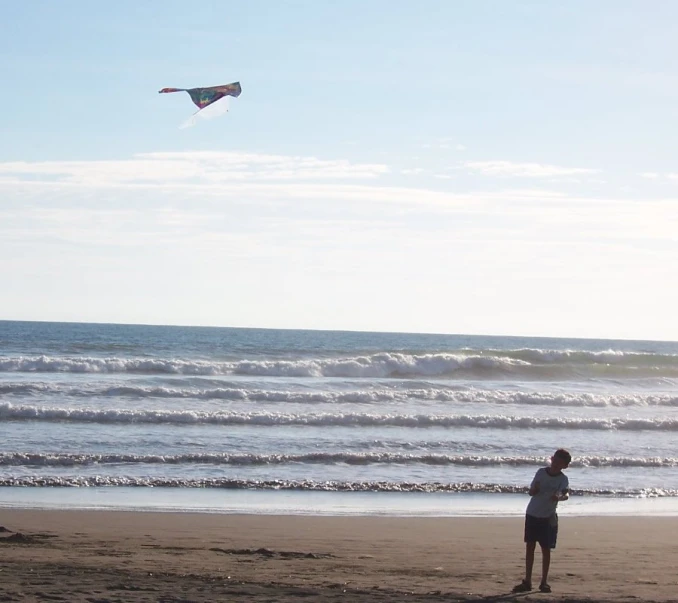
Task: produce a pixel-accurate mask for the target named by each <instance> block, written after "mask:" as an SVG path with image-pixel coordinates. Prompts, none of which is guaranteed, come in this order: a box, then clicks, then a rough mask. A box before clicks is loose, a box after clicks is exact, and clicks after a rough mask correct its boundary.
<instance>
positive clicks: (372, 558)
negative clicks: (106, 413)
mask: <svg viewBox="0 0 678 603" xmlns="http://www.w3.org/2000/svg"><path fill="white" fill-rule="evenodd" d="M0 525H1V526H3V528H4V530H5V531H2V532H0V601H69V602H84V601H87V602H89V603H104V602H113V601H115V602H132V603H134V602H139V601H162V602H187V601H196V602H197V601H200V602H203V601H244V602H256V603H263V602H273V601H276V602H282V603H286V602H292V601H295V602H297V601H313V602H315V601H317V602H320V603H323V602H330V601H366V602H369V601H379V602H387V601H388V602H394V603H398V602H402V601H422V602H423V601H455V600H458V601H476V600H487V601H513V600H515V601H530V600H555V601H638V600H642V601H678V570H677V569H676V565H677V564H678V537H677V536H676V534H677V533H678V530H677V529H678V518H674V517H655V518H650V517H641V518H632V517H625V518H609V517H590V518H587V517H573V518H568V517H567V516H566V515H564V516H561V522H560V532H561V533H560V536H559V542H558V548H557V549H556V551H554V553H553V556H552V571H551V576H550V580H549V582H550V583H551V585H552V587H553V594H550V595H545V594H541V593H539V592H538V591H535V592H532V593H529V594H521V595H512V594H511V589H512V587H513V586H514V585H515V584H516V583H517V582H519V581H520V579H521V578H522V574H523V567H524V565H523V564H524V545H523V543H522V529H523V522H522V519H516V518H468V519H467V518H430V517H427V518H394V517H308V516H262V515H216V514H215V515H211V514H194V513H140V512H111V511H37V510H19V509H0ZM540 567H541V556H540V554H539V552H537V557H536V562H535V575H534V578H533V581H534V583H535V585H536V584H538V582H539V575H538V572H539V571H540Z"/></svg>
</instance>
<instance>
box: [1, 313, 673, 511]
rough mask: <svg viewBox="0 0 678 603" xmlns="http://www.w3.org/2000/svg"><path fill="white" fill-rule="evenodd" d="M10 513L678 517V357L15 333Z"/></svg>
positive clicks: (62, 331)
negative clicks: (537, 496)
mask: <svg viewBox="0 0 678 603" xmlns="http://www.w3.org/2000/svg"><path fill="white" fill-rule="evenodd" d="M0 428H1V430H2V437H1V438H0V507H12V506H20V507H31V508H106V509H111V508H113V509H137V510H186V511H202V512H253V513H301V514H391V515H497V514H500V515H521V514H523V513H524V509H525V506H526V504H527V499H528V497H527V494H526V491H527V487H528V485H529V483H530V481H531V479H532V476H533V475H534V472H535V471H536V470H537V469H538V468H539V467H541V466H544V465H545V464H547V463H548V459H549V457H550V456H551V455H552V454H553V452H554V451H555V450H556V449H557V448H559V447H564V448H567V449H568V450H570V452H571V453H572V456H573V462H572V464H571V465H570V467H569V469H568V470H567V474H568V476H569V478H570V485H571V488H572V496H571V498H570V500H569V501H567V502H566V503H561V506H560V510H561V513H567V512H569V513H573V514H607V513H615V514H639V513H640V514H650V515H661V514H669V515H678V455H677V454H676V439H675V435H676V432H678V343H672V342H653V341H613V340H595V339H589V340H585V339H556V338H535V337H490V336H470V335H430V334H401V333H366V332H339V331H306V330H273V329H243V328H212V327H178V326H142V325H114V324H78V323H48V322H16V321H0Z"/></svg>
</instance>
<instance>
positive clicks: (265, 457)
mask: <svg viewBox="0 0 678 603" xmlns="http://www.w3.org/2000/svg"><path fill="white" fill-rule="evenodd" d="M293 463H297V464H324V465H331V464H338V463H344V464H347V465H372V464H394V465H412V464H423V465H460V466H466V467H500V466H511V467H522V466H535V467H537V466H540V465H544V463H545V459H544V458H543V457H535V456H518V457H515V456H464V455H458V456H454V455H445V454H421V455H415V454H399V453H391V452H378V453H370V452H366V453H349V452H338V453H329V452H314V453H306V454H225V453H224V454H216V453H215V454H177V455H169V454H167V455H159V454H158V455H155V454H154V455H143V454H66V453H63V454H44V453H35V454H31V453H19V452H6V453H0V466H4V467H7V466H9V467H22V466H32V467H76V466H86V465H109V464H151V465H156V464H160V465H182V464H201V465H207V464H209V465H234V466H256V465H285V464H293ZM570 467H678V458H667V457H650V458H635V457H607V456H582V457H577V458H576V459H575V460H574V461H573V462H572V463H571V464H570Z"/></svg>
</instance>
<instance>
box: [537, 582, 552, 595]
mask: <svg viewBox="0 0 678 603" xmlns="http://www.w3.org/2000/svg"><path fill="white" fill-rule="evenodd" d="M539 591H540V592H542V593H550V592H551V587H550V586H549V585H548V584H546V582H544V583H543V584H540V585H539Z"/></svg>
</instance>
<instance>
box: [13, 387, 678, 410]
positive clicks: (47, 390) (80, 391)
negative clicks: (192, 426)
mask: <svg viewBox="0 0 678 603" xmlns="http://www.w3.org/2000/svg"><path fill="white" fill-rule="evenodd" d="M0 394H6V395H13V396H35V395H61V396H68V397H76V398H79V397H84V398H92V397H107V398H167V399H194V400H225V401H245V402H263V403H296V404H334V405H339V404H383V403H389V402H393V403H403V402H407V401H411V400H419V401H424V402H454V403H460V404H469V405H473V404H481V403H482V404H512V405H517V406H520V405H526V406H555V407H558V406H563V407H606V406H610V407H632V406H668V407H675V406H678V395H675V394H643V393H610V394H599V393H596V394H594V393H585V392H548V391H544V392H524V391H523V392H516V391H505V390H481V389H470V390H459V389H454V388H448V387H439V386H435V385H431V386H430V387H420V388H412V389H393V388H379V387H374V388H371V389H359V390H352V391H331V390H324V391H312V392H307V391H290V390H282V391H281V390H264V389H254V388H245V387H212V388H201V387H165V386H156V387H149V386H139V385H116V386H108V385H104V386H98V387H97V386H70V385H62V384H54V383H26V382H17V383H0Z"/></svg>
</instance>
